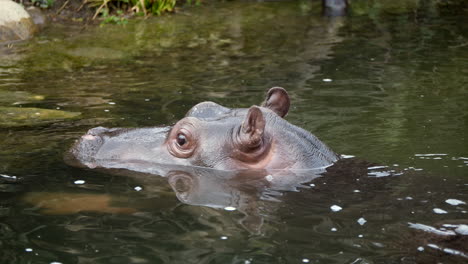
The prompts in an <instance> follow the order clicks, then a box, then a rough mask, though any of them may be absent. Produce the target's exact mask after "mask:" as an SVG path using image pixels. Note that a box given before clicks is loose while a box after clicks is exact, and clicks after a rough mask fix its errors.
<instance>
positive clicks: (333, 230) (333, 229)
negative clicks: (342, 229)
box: [330, 227, 338, 232]
mask: <svg viewBox="0 0 468 264" xmlns="http://www.w3.org/2000/svg"><path fill="white" fill-rule="evenodd" d="M330 231H332V232H336V231H338V229H336V228H334V227H332V229H330Z"/></svg>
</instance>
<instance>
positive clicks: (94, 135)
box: [65, 127, 109, 168]
mask: <svg viewBox="0 0 468 264" xmlns="http://www.w3.org/2000/svg"><path fill="white" fill-rule="evenodd" d="M108 131H109V129H108V128H105V127H95V128H92V129H90V130H88V132H87V133H86V134H85V135H83V136H81V138H80V139H78V140H77V141H76V143H75V145H74V146H73V147H72V148H71V149H70V151H69V152H68V153H67V155H66V156H65V162H66V163H68V164H69V165H72V166H79V167H82V166H84V167H88V168H95V167H96V165H95V157H96V154H97V153H98V151H99V149H100V148H101V146H102V145H103V144H104V138H103V136H102V135H103V134H104V133H106V132H108Z"/></svg>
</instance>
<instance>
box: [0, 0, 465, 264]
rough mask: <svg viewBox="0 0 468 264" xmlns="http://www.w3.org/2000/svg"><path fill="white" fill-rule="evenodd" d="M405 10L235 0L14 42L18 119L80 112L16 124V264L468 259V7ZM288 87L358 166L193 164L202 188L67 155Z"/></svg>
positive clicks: (7, 66)
mask: <svg viewBox="0 0 468 264" xmlns="http://www.w3.org/2000/svg"><path fill="white" fill-rule="evenodd" d="M454 2H456V1H454ZM392 3H393V4H391V3H389V2H388V1H369V2H367V1H352V4H353V5H352V8H351V11H350V16H348V17H345V18H334V19H332V18H326V17H322V16H321V10H320V9H321V8H320V3H316V2H309V1H298V2H272V3H268V2H266V3H219V4H215V5H205V6H202V7H196V8H189V9H184V10H183V11H182V12H180V13H178V14H176V15H168V16H163V17H158V18H151V19H148V20H144V21H143V20H142V21H139V20H137V21H131V22H130V23H129V24H128V25H126V26H112V25H108V26H104V27H82V26H80V25H74V26H73V25H72V26H61V25H51V26H50V27H49V28H48V29H46V30H45V31H43V32H42V33H41V35H40V36H38V37H37V38H35V39H33V40H31V41H29V42H27V43H23V44H18V45H15V46H13V47H3V48H1V49H0V110H1V107H4V108H5V107H9V108H8V109H7V112H2V113H3V114H5V113H7V114H8V113H10V112H13V111H14V109H13V110H12V108H10V107H14V108H20V107H21V108H34V111H41V109H55V110H60V111H67V112H80V113H81V115H80V116H79V117H75V118H71V119H65V120H61V121H57V120H54V121H53V122H51V121H50V120H49V121H48V120H47V119H45V120H42V121H41V122H32V121H28V120H31V119H26V121H25V122H26V124H24V123H23V124H22V125H15V124H13V123H11V122H10V123H8V124H7V122H4V123H1V122H0V146H1V149H0V195H1V202H0V251H1V252H2V253H1V254H0V262H1V263H54V262H59V263H424V262H433V263H435V262H438V261H439V262H442V263H457V262H459V263H463V262H466V260H467V254H468V248H467V246H466V245H467V244H468V240H467V236H466V228H467V226H466V225H467V224H468V221H467V210H468V206H467V205H466V203H467V202H468V192H467V188H468V178H467V172H468V148H467V146H468V144H467V141H466V135H467V134H466V128H467V126H466V121H467V115H468V97H467V87H468V49H467V45H468V44H467V43H468V28H467V25H468V21H467V17H468V16H467V11H466V10H467V9H466V8H465V9H463V8H462V7H457V6H444V5H442V4H441V5H438V4H437V1H424V2H423V1H420V2H418V1H392ZM278 85H279V86H283V87H286V88H287V89H288V91H289V93H290V96H291V98H292V109H291V111H290V114H289V115H288V117H287V119H288V120H289V121H290V122H291V123H294V124H296V125H299V126H302V127H304V128H306V129H308V130H310V131H312V132H313V133H314V134H315V135H317V136H318V137H319V138H320V139H322V140H323V141H324V142H326V143H327V144H328V145H329V146H330V147H331V148H332V149H333V150H335V151H336V152H338V153H342V154H346V155H353V156H356V157H358V160H353V159H345V161H346V162H348V161H349V164H348V163H346V164H345V165H343V166H342V167H339V166H337V169H336V171H335V172H334V173H332V174H331V177H326V176H327V175H326V176H324V177H320V178H317V179H315V180H313V181H311V182H309V183H307V184H303V187H302V188H297V189H295V188H291V189H289V190H281V188H279V189H278V188H276V189H275V188H268V187H266V185H265V184H264V180H262V179H255V180H253V181H252V182H247V183H243V184H241V185H240V186H232V184H227V183H226V180H225V178H223V177H221V176H220V175H217V176H216V175H215V176H213V175H212V172H205V171H202V172H189V173H188V175H189V176H190V175H191V176H192V177H193V178H192V179H194V180H195V181H198V182H199V183H200V184H199V185H198V188H199V189H195V190H197V191H198V192H194V194H192V193H187V192H186V191H187V190H186V189H184V188H185V187H186V186H185V187H184V186H179V185H177V184H176V185H171V184H170V181H169V183H168V180H167V178H168V176H167V175H165V176H167V177H160V176H148V175H133V174H132V175H122V174H119V173H115V172H111V171H94V170H83V169H79V168H72V167H69V166H67V165H66V164H65V163H64V162H63V154H64V152H65V151H66V150H67V149H68V148H69V147H70V146H71V144H72V142H73V141H74V140H75V139H76V138H78V137H79V136H80V135H82V134H83V133H84V132H85V131H86V130H88V129H89V128H91V127H95V126H108V127H116V126H119V127H123V126H128V127H142V126H151V125H160V124H171V123H174V122H175V121H176V120H178V119H180V118H181V117H182V116H183V115H184V114H185V112H186V111H187V110H188V109H190V107H191V106H192V105H194V104H196V103H198V102H200V101H205V100H212V101H216V102H218V103H220V104H223V105H225V106H229V107H248V106H250V105H252V104H258V103H260V102H261V101H262V99H263V96H264V93H265V90H266V89H267V88H269V87H272V86H278ZM37 113H39V112H37ZM39 114H41V113H39ZM0 120H2V119H0ZM28 122H30V123H28ZM364 160H365V161H364ZM192 174H193V175H192ZM176 176H177V175H176ZM179 176H180V175H179ZM229 177H230V176H229ZM207 194H209V195H208V196H207ZM210 195H213V196H210ZM236 199H237V200H236Z"/></svg>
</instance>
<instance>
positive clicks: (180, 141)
mask: <svg viewBox="0 0 468 264" xmlns="http://www.w3.org/2000/svg"><path fill="white" fill-rule="evenodd" d="M176 141H177V144H178V145H179V146H181V147H182V146H183V145H185V143H187V137H185V135H184V134H182V133H179V134H177V138H176Z"/></svg>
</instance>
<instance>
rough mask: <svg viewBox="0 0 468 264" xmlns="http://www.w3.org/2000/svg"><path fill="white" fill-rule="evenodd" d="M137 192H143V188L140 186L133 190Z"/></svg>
mask: <svg viewBox="0 0 468 264" xmlns="http://www.w3.org/2000/svg"><path fill="white" fill-rule="evenodd" d="M133 189H134V190H135V191H137V192H139V191H141V190H143V188H141V187H140V186H136V187H135V188H133Z"/></svg>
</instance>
